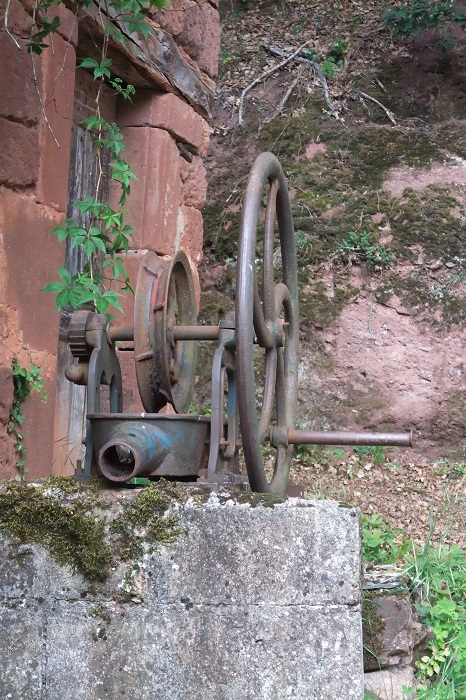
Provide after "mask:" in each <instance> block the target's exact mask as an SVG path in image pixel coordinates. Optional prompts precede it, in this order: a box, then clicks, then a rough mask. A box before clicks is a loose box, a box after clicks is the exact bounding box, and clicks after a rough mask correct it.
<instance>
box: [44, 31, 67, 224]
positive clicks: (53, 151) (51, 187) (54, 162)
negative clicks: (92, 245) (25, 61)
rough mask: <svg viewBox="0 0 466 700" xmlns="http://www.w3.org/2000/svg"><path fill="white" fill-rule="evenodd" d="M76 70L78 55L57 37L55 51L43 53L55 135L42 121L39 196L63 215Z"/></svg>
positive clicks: (46, 99)
mask: <svg viewBox="0 0 466 700" xmlns="http://www.w3.org/2000/svg"><path fill="white" fill-rule="evenodd" d="M75 70H76V54H75V50H74V48H73V46H71V44H69V43H68V42H66V41H65V40H64V39H62V38H61V37H60V36H57V35H56V36H55V37H54V39H53V51H52V50H51V49H50V48H48V49H46V50H45V51H44V52H43V54H42V71H43V76H44V77H43V82H42V89H43V102H44V104H45V105H47V106H46V113H47V119H48V123H49V126H50V127H51V129H52V132H53V135H52V133H51V132H50V128H49V126H48V125H47V124H46V123H45V120H44V119H42V120H41V138H40V153H41V160H40V176H39V183H38V187H37V196H38V198H39V200H40V201H41V202H43V203H44V204H47V205H50V206H52V207H55V208H56V209H58V210H59V211H62V212H66V210H67V205H68V170H69V164H70V146H71V127H72V124H73V95H74V79H75ZM54 137H55V138H54ZM55 139H56V140H57V141H58V143H59V146H57V145H56V143H55Z"/></svg>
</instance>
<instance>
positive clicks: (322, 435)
mask: <svg viewBox="0 0 466 700" xmlns="http://www.w3.org/2000/svg"><path fill="white" fill-rule="evenodd" d="M270 442H271V444H272V445H275V446H278V445H284V446H288V445H374V446H377V445H385V446H387V447H388V446H392V447H395V446H397V447H412V446H413V433H412V431H410V432H409V433H351V432H345V431H341V430H340V431H334V432H332V431H328V432H327V431H313V430H287V429H285V430H283V429H282V430H280V428H277V427H274V428H271V430H270Z"/></svg>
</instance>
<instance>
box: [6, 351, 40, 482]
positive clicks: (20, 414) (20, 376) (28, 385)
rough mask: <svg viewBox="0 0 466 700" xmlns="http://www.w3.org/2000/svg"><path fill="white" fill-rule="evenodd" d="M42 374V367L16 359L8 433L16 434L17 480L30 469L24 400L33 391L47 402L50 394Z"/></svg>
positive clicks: (13, 367) (21, 478) (20, 479)
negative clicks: (22, 364) (24, 425)
mask: <svg viewBox="0 0 466 700" xmlns="http://www.w3.org/2000/svg"><path fill="white" fill-rule="evenodd" d="M41 374H42V372H41V369H40V368H39V367H36V366H35V365H33V364H31V365H30V366H29V368H27V367H21V365H19V364H18V363H17V362H16V361H14V362H13V366H12V377H13V402H12V404H11V408H10V414H9V418H8V425H7V432H8V435H14V438H15V442H14V445H13V447H14V449H15V452H16V457H17V459H16V468H17V470H18V474H17V476H16V480H17V481H22V480H23V479H24V477H25V476H26V474H27V472H28V471H29V469H28V468H27V467H26V461H27V458H26V453H27V451H28V448H27V447H26V446H25V444H24V435H23V432H22V429H21V427H22V425H23V423H24V410H23V404H24V401H25V400H26V399H27V398H28V397H29V396H30V395H31V393H32V392H33V391H36V392H37V393H39V394H40V395H41V401H42V403H45V402H46V401H47V399H48V394H47V392H46V391H44V380H43V379H42V378H41Z"/></svg>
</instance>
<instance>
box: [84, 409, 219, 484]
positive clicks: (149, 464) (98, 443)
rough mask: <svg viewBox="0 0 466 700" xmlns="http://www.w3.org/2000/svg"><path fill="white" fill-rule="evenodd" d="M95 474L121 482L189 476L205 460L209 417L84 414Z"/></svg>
mask: <svg viewBox="0 0 466 700" xmlns="http://www.w3.org/2000/svg"><path fill="white" fill-rule="evenodd" d="M88 420H89V423H90V425H91V428H92V434H93V457H94V463H95V465H96V467H97V470H98V471H99V472H100V473H101V474H102V475H103V476H105V478H106V479H108V480H109V481H113V482H117V483H121V482H125V481H129V480H130V479H133V478H134V477H136V476H170V477H174V478H182V477H183V478H186V477H191V478H192V479H195V478H196V477H197V474H198V472H199V470H200V469H202V467H204V466H205V462H206V460H207V452H208V443H209V435H210V418H208V417H206V416H174V415H164V414H162V415H161V414H158V413H156V414H151V413H144V414H142V415H141V414H130V413H122V414H119V415H118V414H114V413H95V414H90V415H88Z"/></svg>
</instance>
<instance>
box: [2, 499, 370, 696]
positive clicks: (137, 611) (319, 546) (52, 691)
mask: <svg viewBox="0 0 466 700" xmlns="http://www.w3.org/2000/svg"><path fill="white" fill-rule="evenodd" d="M132 493H133V494H134V492H132ZM124 497H125V498H128V497H134V495H133V496H128V492H126V494H125V496H124ZM114 498H115V496H114V495H113V499H114ZM176 507H177V508H178V509H179V511H180V516H181V521H180V523H181V525H180V527H181V530H182V534H181V535H180V536H179V538H178V539H177V541H176V542H175V543H174V544H172V545H167V546H163V547H160V548H159V549H158V551H156V552H154V553H152V554H147V555H145V557H144V559H143V561H141V562H138V563H137V565H136V566H135V567H134V568H133V570H132V575H131V576H130V577H129V578H128V575H127V574H126V578H125V579H124V578H123V577H124V570H123V568H122V569H120V568H119V567H117V570H115V571H114V572H113V574H112V575H111V576H110V578H109V580H108V581H107V582H106V583H105V584H98V585H96V584H91V583H89V582H88V581H85V580H84V579H83V578H82V577H80V576H77V575H74V574H73V573H72V572H70V571H69V570H67V569H66V568H65V567H60V566H58V565H57V564H56V563H55V562H53V561H52V560H51V559H50V557H49V556H48V554H47V553H46V552H45V551H43V550H41V549H40V548H36V547H28V548H27V549H26V548H25V547H23V548H20V551H19V552H18V549H17V548H15V547H12V546H10V545H8V544H5V542H3V543H2V544H1V545H0V549H2V548H4V551H3V550H2V552H1V553H2V554H4V555H5V557H4V558H2V559H1V560H0V594H1V600H0V604H1V605H2V606H3V607H1V609H0V615H1V620H2V634H1V635H0V636H1V641H0V653H1V654H2V673H0V698H5V699H6V698H9V699H10V698H11V699H12V700H29V698H30V699H31V700H56V699H57V698H60V700H101V699H102V700H103V699H106V700H107V699H111V700H120V699H121V700H124V699H125V698H128V699H129V698H131V700H149V699H150V700H188V699H189V700H253V699H254V700H257V699H263V700H282V699H283V700H284V699H285V698H294V699H295V700H329V698H331V699H332V700H362V697H363V672H362V632H361V614H360V605H359V518H358V513H357V511H356V510H354V509H350V508H344V507H340V506H339V505H338V504H337V503H333V502H308V501H302V500H298V499H290V500H289V501H287V502H285V503H283V504H278V505H275V506H273V507H266V506H264V505H258V506H257V507H251V505H249V504H239V503H237V502H236V501H235V500H234V498H222V499H221V500H219V498H218V497H217V496H215V495H212V496H211V497H210V498H209V500H208V501H207V503H204V502H200V501H199V502H197V501H196V498H195V497H192V498H191V499H189V500H188V502H187V503H185V504H184V505H182V506H181V505H178V506H176ZM21 549H22V550H23V551H22V556H19V557H18V556H17V555H18V554H21ZM7 557H8V558H7ZM128 581H130V583H129V584H128ZM125 591H126V593H125ZM128 593H129V594H128Z"/></svg>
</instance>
